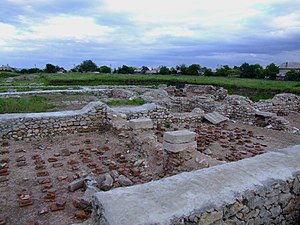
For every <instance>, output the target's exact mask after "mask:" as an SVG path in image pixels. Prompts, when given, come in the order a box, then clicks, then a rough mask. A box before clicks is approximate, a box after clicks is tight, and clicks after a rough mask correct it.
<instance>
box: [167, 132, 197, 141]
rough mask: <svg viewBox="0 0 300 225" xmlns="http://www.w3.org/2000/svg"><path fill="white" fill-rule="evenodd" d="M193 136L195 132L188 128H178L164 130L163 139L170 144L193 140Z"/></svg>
mask: <svg viewBox="0 0 300 225" xmlns="http://www.w3.org/2000/svg"><path fill="white" fill-rule="evenodd" d="M195 137H196V133H195V132H192V131H189V130H178V131H169V132H165V133H164V137H163V140H164V141H165V142H168V143H172V144H182V143H189V142H193V141H195Z"/></svg>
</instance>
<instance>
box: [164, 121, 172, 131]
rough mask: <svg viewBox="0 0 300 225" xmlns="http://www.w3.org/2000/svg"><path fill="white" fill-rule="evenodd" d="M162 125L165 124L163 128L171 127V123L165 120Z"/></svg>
mask: <svg viewBox="0 0 300 225" xmlns="http://www.w3.org/2000/svg"><path fill="white" fill-rule="evenodd" d="M164 126H165V128H167V129H170V128H172V127H173V126H172V123H171V122H169V121H167V122H165V124H164Z"/></svg>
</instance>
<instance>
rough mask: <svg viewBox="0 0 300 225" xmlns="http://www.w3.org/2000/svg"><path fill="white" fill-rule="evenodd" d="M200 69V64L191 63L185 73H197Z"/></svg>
mask: <svg viewBox="0 0 300 225" xmlns="http://www.w3.org/2000/svg"><path fill="white" fill-rule="evenodd" d="M200 69H201V66H200V65H199V64H192V65H190V66H189V67H188V68H187V69H186V72H185V74H187V75H199V70H200Z"/></svg>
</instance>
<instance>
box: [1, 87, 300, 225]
mask: <svg viewBox="0 0 300 225" xmlns="http://www.w3.org/2000/svg"><path fill="white" fill-rule="evenodd" d="M55 94H62V95H69V94H72V95H74V96H78V99H79V96H81V95H91V96H93V99H94V100H93V101H90V102H87V103H86V104H85V106H84V107H81V105H80V106H78V108H77V109H75V110H62V111H56V112H42V113H14V114H0V144H1V146H0V196H1V197H0V199H1V200H0V207H1V209H2V210H1V212H0V225H1V224H56V225H57V224H73V225H75V224H77V225H79V224H82V225H88V224H91V225H92V224H93V225H94V224H95V225H96V224H99V225H129V224H130V225H150V224H153V225H154V224H161V225H165V224H166V225H167V224H168V225H169V224H170V225H171V224H172V225H180V224H187V225H210V224H211V225H234V224H236V225H244V224H287V225H288V224H295V225H296V224H299V221H300V163H299V162H300V116H299V115H300V97H299V96H297V95H295V94H291V93H282V94H277V95H275V96H274V97H273V98H272V99H268V100H260V101H258V102H253V101H251V100H250V99H249V98H247V97H243V96H239V95H230V94H228V91H227V90H226V89H224V88H222V87H216V86H211V85H185V86H184V88H176V87H174V86H165V85H161V86H160V87H159V88H156V89H154V88H149V87H138V86H123V87H112V86H111V87H110V86H107V87H105V86H101V87H85V88H81V89H80V90H56V91H32V92H24V93H0V97H1V98H6V97H11V96H21V95H55ZM137 98H138V99H143V100H144V101H145V104H143V105H139V106H122V105H120V106H108V104H106V102H108V101H109V100H112V99H113V100H116V99H117V100H124V99H125V100H132V99H137ZM73 103H74V104H76V102H72V104H73Z"/></svg>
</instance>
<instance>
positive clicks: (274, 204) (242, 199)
mask: <svg viewBox="0 0 300 225" xmlns="http://www.w3.org/2000/svg"><path fill="white" fill-rule="evenodd" d="M299 161H300V145H298V146H294V147H290V148H287V149H284V150H281V151H277V152H270V153H266V154H263V155H260V156H256V157H253V158H248V159H244V160H241V161H238V162H233V163H227V164H224V165H220V166H215V167H211V168H207V169H202V170H197V171H193V172H189V173H181V174H178V175H175V176H171V177H168V178H164V179H161V180H158V181H153V182H150V183H146V184H142V185H135V186H132V187H127V188H116V189H114V190H111V191H108V192H98V193H96V194H95V195H94V200H93V207H94V212H93V218H94V220H95V224H101V225H128V224H139V225H146V224H147V225H154V224H155V225H162V224H163V225H167V224H172V225H182V224H187V225H210V224H211V225H213V224H214V225H217V224H218V225H234V224H236V225H245V224H289V225H293V224H295V225H296V224H299V219H300V164H299ZM125 208H126V210H124V209H125Z"/></svg>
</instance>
